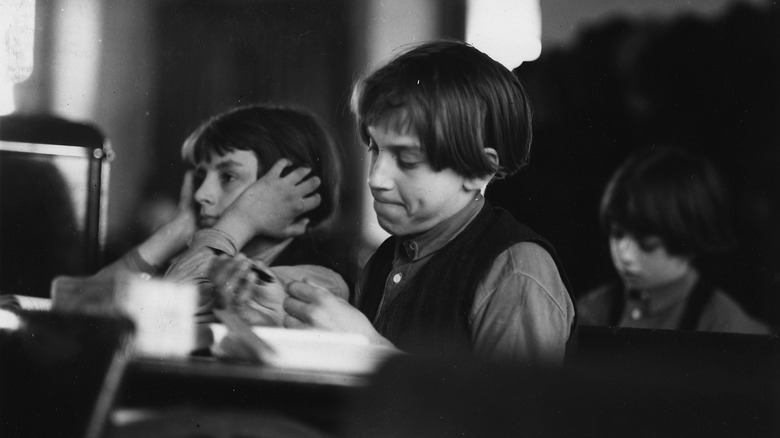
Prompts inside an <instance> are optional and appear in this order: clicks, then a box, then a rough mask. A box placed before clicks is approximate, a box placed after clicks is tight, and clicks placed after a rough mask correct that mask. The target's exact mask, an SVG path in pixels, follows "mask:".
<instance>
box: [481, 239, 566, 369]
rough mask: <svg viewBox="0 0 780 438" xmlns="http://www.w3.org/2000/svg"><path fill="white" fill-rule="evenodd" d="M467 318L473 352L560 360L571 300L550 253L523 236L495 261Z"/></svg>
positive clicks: (499, 357)
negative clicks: (469, 323)
mask: <svg viewBox="0 0 780 438" xmlns="http://www.w3.org/2000/svg"><path fill="white" fill-rule="evenodd" d="M470 321H471V331H472V338H473V343H474V351H475V354H476V355H477V356H481V357H485V358H488V359H490V360H493V361H506V360H512V361H520V362H523V363H528V364H553V365H559V364H561V363H562V362H563V358H564V353H565V350H566V341H567V340H568V338H569V333H570V329H571V326H572V323H573V321H574V304H573V303H572V301H571V298H570V296H569V294H568V292H567V290H566V287H565V286H564V283H563V280H562V279H561V276H560V274H559V272H558V270H557V268H556V265H555V262H554V261H553V259H552V257H551V256H550V254H549V253H548V252H547V251H546V250H544V249H543V248H542V247H541V246H539V245H537V244H535V243H530V242H522V243H518V244H515V245H513V246H511V247H510V248H508V249H507V250H506V251H504V252H502V253H501V254H499V256H498V257H497V258H496V260H495V261H494V262H493V265H492V267H491V268H490V270H489V272H488V274H487V275H486V277H485V279H484V280H483V281H482V282H481V283H480V285H479V287H478V289H477V291H476V295H475V297H474V304H473V305H472V309H471V314H470Z"/></svg>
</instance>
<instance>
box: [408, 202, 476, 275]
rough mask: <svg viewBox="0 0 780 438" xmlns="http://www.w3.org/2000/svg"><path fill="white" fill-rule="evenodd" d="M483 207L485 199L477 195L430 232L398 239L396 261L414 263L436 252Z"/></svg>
mask: <svg viewBox="0 0 780 438" xmlns="http://www.w3.org/2000/svg"><path fill="white" fill-rule="evenodd" d="M483 205H485V198H484V197H483V196H482V194H477V196H475V197H474V198H473V199H472V200H471V201H470V202H469V203H468V205H466V206H465V207H463V208H462V209H461V210H460V211H458V212H457V213H455V214H454V215H452V216H450V217H449V218H447V219H445V220H443V221H441V222H440V223H438V224H437V225H435V226H434V227H433V228H431V229H430V230H428V231H424V232H422V233H420V234H417V235H415V236H406V237H403V238H400V239H398V244H397V246H396V249H395V251H396V260H401V261H416V260H420V259H422V258H425V257H427V256H429V255H431V254H433V253H434V252H436V251H438V250H439V249H441V248H442V247H443V246H444V245H445V244H447V242H449V241H450V240H452V239H453V238H454V237H455V236H457V235H458V234H459V233H460V232H461V231H462V230H463V229H464V228H466V226H467V225H468V224H470V223H471V221H472V220H473V219H474V218H475V217H476V216H477V214H479V212H480V211H481V210H482V206H483Z"/></svg>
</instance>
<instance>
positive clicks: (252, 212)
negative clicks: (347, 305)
mask: <svg viewBox="0 0 780 438" xmlns="http://www.w3.org/2000/svg"><path fill="white" fill-rule="evenodd" d="M182 158H183V160H184V161H185V162H186V163H187V164H188V165H189V167H190V170H189V171H188V174H187V177H186V178H185V184H184V187H183V190H182V196H181V201H180V202H181V206H180V211H179V214H178V215H177V216H176V217H175V218H173V220H171V221H170V222H169V223H167V224H165V225H163V226H162V227H161V228H160V229H159V230H158V231H157V232H155V233H154V234H153V235H152V236H151V237H150V238H149V239H147V241H145V242H144V243H142V244H141V245H139V247H137V248H135V249H134V250H133V251H131V252H130V253H129V254H128V255H126V256H125V257H124V258H123V259H121V260H119V261H118V262H117V263H115V264H114V265H112V266H109V267H108V268H106V269H104V270H103V271H101V273H98V276H101V275H102V276H116V275H122V274H125V273H128V272H130V273H139V272H141V273H147V274H150V275H161V274H163V273H164V274H165V275H164V277H165V279H167V280H171V281H177V282H187V283H194V284H196V285H197V286H198V288H199V290H200V292H201V294H200V295H201V303H200V308H199V311H198V315H197V316H198V320H199V321H200V322H204V323H205V322H213V321H215V318H214V316H213V314H212V309H213V307H214V305H215V301H214V300H215V298H216V297H217V292H218V291H217V290H216V289H217V288H216V283H215V282H214V281H213V279H212V277H211V276H210V274H209V268H210V266H211V265H212V264H214V263H219V260H220V259H224V258H235V260H236V262H237V264H238V269H239V270H240V271H241V272H242V275H244V276H245V277H247V279H248V283H247V284H245V285H244V287H245V288H248V290H247V291H244V293H242V294H241V295H240V301H241V302H237V303H234V304H236V307H237V308H236V310H237V311H239V313H240V314H241V316H242V317H244V319H246V320H248V322H250V323H253V324H262V325H269V324H270V325H281V322H282V316H283V311H282V301H283V299H284V296H285V295H284V291H283V289H281V288H276V289H273V288H269V287H267V286H268V285H267V283H268V282H269V281H275V282H278V283H281V285H284V284H285V283H286V282H289V281H292V280H295V279H301V278H304V277H305V278H309V279H311V280H313V281H315V282H317V283H318V284H321V285H323V286H326V287H328V288H329V290H331V291H332V292H333V293H335V294H337V295H338V296H342V297H345V298H346V297H347V296H348V295H349V288H348V287H347V285H346V283H345V282H344V280H343V278H342V277H341V276H340V275H339V274H337V273H336V272H335V271H334V270H333V269H334V264H333V262H331V260H330V258H329V257H327V256H326V255H325V254H323V253H322V252H320V251H319V250H318V248H317V247H316V246H315V245H314V241H313V239H312V238H311V235H310V233H309V231H311V230H312V229H313V228H314V227H324V226H325V225H327V222H328V220H329V219H330V218H331V217H332V216H333V213H334V211H335V210H336V208H337V206H338V204H339V194H340V164H341V162H340V159H339V151H338V150H337V148H336V145H335V142H334V140H333V138H332V136H331V135H330V133H329V132H328V131H327V130H326V129H325V128H324V126H323V125H322V123H321V122H319V120H318V119H317V118H316V117H315V116H313V115H312V114H310V113H308V112H306V111H302V110H298V109H291V108H284V107H277V106H269V105H251V106H245V107H239V108H234V109H231V110H229V111H227V112H224V113H222V114H219V115H217V116H214V117H212V118H211V119H209V120H207V121H206V122H204V123H203V124H202V125H201V126H200V127H198V128H197V129H196V130H195V131H194V132H193V133H192V134H191V135H190V136H189V137H188V138H187V140H186V141H185V142H184V145H183V147H182ZM267 274H270V275H271V278H266V277H265V276H266V275H267ZM260 277H263V278H265V279H266V281H265V282H263V281H260ZM220 292H222V294H223V295H225V294H227V295H231V291H229V290H224V288H223V290H221V291H220ZM228 299H229V298H228ZM252 309H255V310H257V309H259V310H260V311H259V312H257V311H253V310H252Z"/></svg>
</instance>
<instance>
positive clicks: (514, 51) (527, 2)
mask: <svg viewBox="0 0 780 438" xmlns="http://www.w3.org/2000/svg"><path fill="white" fill-rule="evenodd" d="M541 36H542V13H541V8H540V6H539V0H468V3H467V11H466V41H467V42H469V43H470V44H471V45H473V46H474V47H476V48H478V49H479V50H482V51H483V52H485V53H487V54H488V55H490V57H491V58H493V59H495V60H496V61H498V62H500V63H501V64H503V65H504V66H505V67H506V68H508V69H510V70H512V69H514V68H516V67H518V66H519V65H520V64H521V63H523V62H524V61H533V60H534V59H536V58H538V57H539V55H540V54H541V53H542V43H541Z"/></svg>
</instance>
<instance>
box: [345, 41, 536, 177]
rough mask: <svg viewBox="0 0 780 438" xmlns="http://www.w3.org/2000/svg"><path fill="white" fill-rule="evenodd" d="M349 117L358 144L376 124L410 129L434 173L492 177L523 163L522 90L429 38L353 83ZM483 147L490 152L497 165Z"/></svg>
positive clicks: (526, 128) (527, 126) (503, 73)
mask: <svg viewBox="0 0 780 438" xmlns="http://www.w3.org/2000/svg"><path fill="white" fill-rule="evenodd" d="M352 112H353V113H354V114H355V116H356V118H357V125H358V130H359V134H360V136H361V138H362V140H363V141H364V142H366V143H368V141H369V136H368V131H367V128H368V126H370V125H375V124H377V123H380V122H385V123H391V122H392V123H395V126H394V128H396V129H398V130H401V131H404V130H408V129H410V128H411V129H414V131H415V133H416V134H417V136H418V137H419V139H420V142H421V146H422V148H423V150H424V151H425V153H426V154H427V156H428V160H429V162H430V164H431V166H432V167H433V168H434V169H435V170H442V169H445V168H449V169H453V170H454V171H455V172H457V173H458V174H460V175H463V176H465V177H484V176H487V175H490V174H492V173H495V174H496V176H497V177H499V178H500V177H503V176H506V175H511V174H513V173H515V172H517V171H518V170H520V169H521V168H522V167H523V166H525V164H526V163H527V162H528V158H529V154H530V147H531V107H530V101H529V98H528V95H527V93H526V91H525V89H524V88H523V85H522V84H521V83H520V80H519V79H518V77H517V76H515V75H514V74H513V73H512V72H511V71H509V70H508V69H506V68H505V67H504V66H502V65H501V64H499V63H498V62H496V61H494V60H493V59H491V58H490V57H489V56H488V55H486V54H484V53H482V52H480V51H479V50H477V49H475V48H474V47H472V46H470V45H468V44H466V43H461V42H456V41H434V42H429V43H425V44H422V45H419V46H417V47H415V48H413V49H411V50H408V51H407V52H405V53H402V54H401V55H399V56H397V57H396V58H394V59H393V60H391V61H390V62H389V63H387V64H386V65H385V66H383V67H381V68H379V69H378V70H376V71H375V72H373V73H372V74H370V75H369V76H368V77H366V78H364V79H362V80H360V81H358V82H357V83H356V85H355V87H354V89H353V94H352ZM487 147H491V148H494V149H495V150H496V151H497V153H498V158H499V165H498V167H496V166H495V165H494V164H493V163H491V162H490V161H489V160H488V158H487V157H486V156H485V154H484V153H483V150H484V149H485V148H487Z"/></svg>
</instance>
